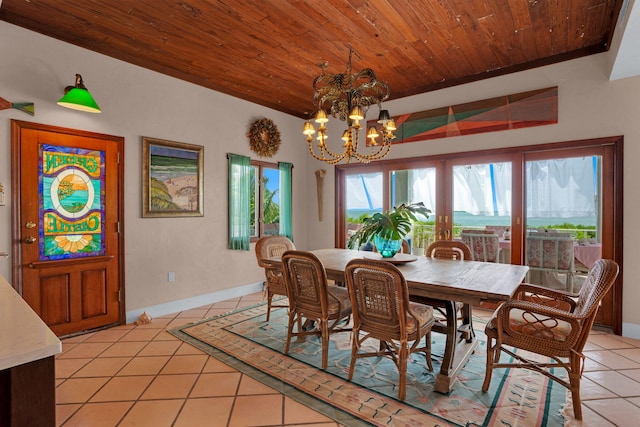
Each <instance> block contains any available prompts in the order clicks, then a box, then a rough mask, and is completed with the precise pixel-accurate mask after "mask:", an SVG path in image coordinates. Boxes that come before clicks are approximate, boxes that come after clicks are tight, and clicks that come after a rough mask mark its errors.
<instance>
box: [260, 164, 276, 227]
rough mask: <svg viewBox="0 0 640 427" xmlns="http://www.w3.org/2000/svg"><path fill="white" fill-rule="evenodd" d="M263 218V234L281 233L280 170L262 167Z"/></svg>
mask: <svg viewBox="0 0 640 427" xmlns="http://www.w3.org/2000/svg"><path fill="white" fill-rule="evenodd" d="M262 183H263V185H262V218H263V224H264V230H263V235H265V236H273V235H278V234H280V171H279V170H278V169H271V168H266V167H265V168H263V169H262Z"/></svg>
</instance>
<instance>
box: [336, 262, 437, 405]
mask: <svg viewBox="0 0 640 427" xmlns="http://www.w3.org/2000/svg"><path fill="white" fill-rule="evenodd" d="M345 278H346V281H347V288H348V289H349V296H350V298H351V306H352V307H353V337H352V340H351V363H350V365H349V380H351V379H352V378H353V373H354V369H355V363H356V359H358V358H362V357H380V356H384V355H386V356H391V359H392V360H393V361H394V363H395V364H396V366H397V368H398V373H399V379H398V383H399V390H398V398H399V399H400V400H404V399H405V397H406V389H407V385H406V382H407V381H406V378H407V360H408V359H409V355H410V354H411V353H414V352H417V351H423V352H424V353H425V357H426V363H427V366H428V367H429V370H433V365H432V363H431V327H432V326H433V323H434V318H433V308H431V307H430V306H427V305H424V304H419V303H415V302H410V301H409V289H408V287H407V282H406V280H405V278H404V276H403V275H402V273H400V270H398V268H397V267H396V266H394V265H393V264H391V263H389V262H386V261H377V260H369V259H354V260H352V261H350V262H349V263H348V264H347V266H346V268H345ZM425 336H426V338H425V345H424V346H423V347H419V344H420V342H421V340H422V339H423V337H425ZM369 338H372V339H377V340H380V347H379V351H377V352H369V353H360V347H361V345H362V343H363V342H364V341H366V340H367V339H369ZM410 342H412V344H411V346H409V343H410Z"/></svg>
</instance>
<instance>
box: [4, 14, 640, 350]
mask: <svg viewBox="0 0 640 427" xmlns="http://www.w3.org/2000/svg"><path fill="white" fill-rule="evenodd" d="M610 56H611V54H610V53H603V54H599V55H592V56H590V57H586V58H580V59H576V60H573V61H568V62H563V63H561V64H556V65H550V66H547V67H541V68H537V69H533V70H528V71H524V72H520V73H516V74H511V75H508V76H503V77H497V78H494V79H488V80H483V81H480V82H476V83H471V84H467V85H462V86H458V87H453V88H449V89H444V90H441V91H437V92H430V93H426V94H422V95H417V96H413V97H409V98H404V99H401V100H395V101H391V102H388V103H386V104H385V105H386V107H387V108H388V109H389V110H390V111H391V113H392V114H401V113H409V112H414V111H420V110H426V109H430V108H436V107H442V106H446V105H454V104H459V103H464V102H469V101H476V100H480V99H485V98H492V97H496V96H500V95H507V94H511V93H517V92H524V91H528V90H534V89H540V88H544V87H549V86H558V87H559V122H558V124H556V125H549V126H540V127H534V128H528V129H518V130H510V131H503V132H493V133H485V134H479V135H469V136H463V137H456V138H445V139H437V140H430V141H425V142H415V143H409V144H402V145H399V146H395V147H393V148H392V151H391V154H390V155H389V158H402V157H415V156H421V155H433V154H440V153H448V152H464V151H471V150H481V149H487V148H499V147H510V146H519V145H530V144H539V143H548V142H558V141H567V140H576V139H588V138H597V137H604V136H613V135H624V137H625V156H624V157H625V161H624V163H625V164H624V167H625V170H624V179H625V189H624V192H625V194H624V214H625V215H624V216H625V218H626V226H625V240H624V284H623V292H624V302H623V322H624V325H623V334H624V335H626V336H634V337H637V338H640V311H639V310H637V309H636V303H637V301H640V285H639V284H638V282H637V281H636V280H634V278H635V277H639V275H640V264H638V263H637V262H635V260H636V258H638V256H640V248H638V246H637V244H636V242H638V241H640V227H636V226H635V224H634V220H635V216H636V215H635V213H636V212H638V210H639V209H640V195H639V194H638V191H637V189H636V186H637V184H636V183H637V182H638V181H639V180H640V168H638V167H637V166H636V161H637V159H640V147H639V146H638V141H639V140H640V120H639V118H640V103H639V102H638V94H640V77H633V78H628V79H623V80H617V81H612V82H609V81H608V70H609V69H610V64H611V62H612V61H611V58H610ZM0 57H2V67H0V96H2V97H3V98H5V99H8V100H10V101H13V102H27V101H33V102H35V104H36V116H35V117H30V116H28V115H26V114H25V113H22V112H19V111H17V110H3V111H0V144H3V145H0V153H1V155H0V182H2V183H3V184H5V188H7V187H9V184H10V170H9V166H10V165H9V154H10V126H9V119H10V118H15V119H19V120H27V121H34V122H38V123H45V124H51V125H56V126H63V127H71V128H78V129H83V130H89V131H94V132H102V133H108V134H114V135H121V136H124V137H125V138H126V142H125V145H126V149H125V158H126V163H125V166H126V171H125V180H126V187H127V191H126V197H125V209H126V215H125V217H126V218H125V219H126V249H125V253H126V262H125V268H126V270H125V271H126V287H127V294H126V297H127V311H128V312H129V313H130V314H133V313H138V312H139V311H140V310H142V309H143V308H148V307H153V308H155V309H156V310H158V311H165V312H168V311H175V308H179V307H180V306H181V304H182V305H188V304H196V303H197V302H198V301H200V299H199V298H198V297H199V296H202V295H204V296H205V297H207V298H212V297H215V295H213V296H212V295H211V294H210V293H212V292H214V293H215V292H218V291H221V292H225V291H228V292H232V291H231V289H236V290H237V289H239V287H241V286H243V285H250V284H253V283H257V282H259V281H261V280H262V272H261V271H260V270H259V269H258V268H257V266H256V265H255V259H254V255H253V253H252V252H250V253H243V252H237V251H228V250H227V249H226V224H227V222H226V197H227V194H226V170H227V169H226V159H225V154H226V153H227V152H236V153H239V154H245V155H250V154H251V153H250V151H249V149H248V141H247V138H246V136H245V134H246V132H247V130H248V127H249V125H250V124H251V123H252V122H253V120H255V119H257V118H261V117H263V116H266V117H268V118H271V119H273V120H274V121H275V122H276V124H277V125H278V127H279V129H280V132H281V134H282V140H283V144H282V146H281V149H280V152H279V153H278V154H277V155H276V158H274V160H282V161H289V162H292V163H293V164H294V165H295V169H294V195H293V197H294V199H293V200H294V236H295V238H296V246H297V247H299V248H301V249H316V248H321V247H332V246H333V245H334V233H333V230H334V206H335V204H334V193H335V191H334V173H333V167H331V166H328V165H326V164H324V163H322V162H319V161H316V160H313V159H311V157H310V156H309V155H308V154H307V152H306V148H305V143H304V138H303V136H302V135H301V132H300V129H301V125H302V121H301V120H300V119H298V118H295V117H292V116H288V115H285V114H282V113H278V112H275V111H273V110H269V109H266V108H264V107H260V106H257V105H254V104H251V103H247V102H244V101H241V100H237V99H234V98H231V97H228V96H225V95H222V94H220V93H217V92H213V91H210V90H207V89H203V88H200V87H198V86H194V85H191V84H188V83H184V82H181V81H178V80H176V79H172V78H169V77H166V76H163V75H160V74H157V73H154V72H151V71H147V70H143V69H141V68H138V67H135V66H132V65H129V64H125V63H123V62H120V61H117V60H114V59H111V58H108V57H105V56H102V55H98V54H95V53H92V52H89V51H86V50H84V49H80V48H77V47H75V46H71V45H68V44H65V43H62V42H59V41H56V40H54V39H50V38H47V37H44V36H41V35H38V34H36V33H33V32H30V31H27V30H24V29H21V28H19V27H15V26H12V25H10V24H6V23H4V22H0ZM75 73H80V74H82V75H83V78H84V80H85V84H86V85H87V87H88V88H89V89H90V90H91V92H92V93H93V94H94V96H95V98H96V100H97V102H98V103H99V104H100V106H101V108H102V109H103V113H102V114H100V115H91V114H83V113H80V112H75V111H72V110H66V109H63V108H61V107H58V106H57V105H55V101H56V100H57V99H58V98H59V97H60V96H61V91H62V88H64V86H66V85H69V84H71V82H72V81H73V77H74V75H75ZM381 78H384V76H381ZM391 89H392V90H393V88H391ZM310 102H311V101H310ZM336 127H337V126H336ZM143 135H144V136H153V137H158V138H163V139H169V140H175V141H181V142H187V143H191V144H199V145H204V146H205V182H204V190H205V206H204V212H205V216H204V217H203V218H180V219H179V218H167V219H150V218H141V215H140V211H141V189H140V185H141V167H140V164H141V163H140V162H141V159H140V155H141V142H140V137H141V136H143ZM254 157H255V155H254ZM317 169H326V170H327V175H326V176H325V179H324V209H323V221H322V222H319V221H318V215H317V202H316V181H315V175H314V172H315V171H316V170H317ZM7 197H8V198H9V200H10V194H9V192H7ZM10 211H11V207H10V205H7V206H5V207H0V251H1V250H8V249H9V248H10V244H11V241H10V239H11V237H10V230H11V220H10ZM10 263H11V260H10V259H4V258H0V274H2V275H4V276H5V277H7V278H10V265H11V264H10ZM168 271H175V272H176V282H175V283H173V284H168V283H167V277H166V276H167V272H168Z"/></svg>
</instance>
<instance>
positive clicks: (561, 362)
mask: <svg viewBox="0 0 640 427" xmlns="http://www.w3.org/2000/svg"><path fill="white" fill-rule="evenodd" d="M617 276H618V264H616V262H615V261H612V260H608V259H601V260H598V261H596V263H595V264H594V265H593V267H591V269H590V270H589V275H588V276H587V279H586V280H585V282H584V284H583V285H582V288H581V289H580V293H579V294H578V298H577V299H574V298H572V297H571V295H570V294H568V293H566V292H562V291H556V290H552V289H549V288H545V287H541V286H536V285H531V284H527V283H523V284H521V285H520V286H519V287H518V288H517V289H516V292H515V293H514V296H513V298H512V299H511V300H509V301H507V302H504V303H503V304H502V305H501V306H500V307H498V309H497V310H496V312H495V313H494V315H493V318H492V319H491V320H490V321H489V322H488V323H487V326H486V327H485V333H486V335H487V369H486V373H485V377H484V383H483V385H482V390H483V391H487V390H488V389H489V384H490V383H491V374H492V372H493V370H494V369H495V368H525V369H530V370H533V371H536V372H540V373H541V374H543V375H545V376H547V377H549V378H551V379H552V380H554V381H556V382H558V383H559V384H562V385H563V386H565V387H566V388H567V389H569V391H571V395H572V401H573V413H574V416H575V418H576V420H581V419H582V406H581V403H580V379H581V377H582V370H583V369H584V358H585V356H584V354H583V353H582V351H583V349H584V346H585V344H586V342H587V339H588V338H589V332H590V331H591V326H592V325H593V322H594V320H595V317H596V313H597V311H598V307H599V305H600V301H602V298H604V296H605V295H606V293H607V292H608V291H609V289H611V287H612V286H613V283H614V282H615V280H616V277H617ZM514 347H515V348H517V349H519V350H518V351H514ZM520 350H524V352H521V351H520ZM502 352H504V353H506V354H507V355H509V356H511V357H512V358H513V359H515V361H513V362H511V361H509V360H505V361H503V362H500V354H501V353H502ZM531 353H534V354H537V355H541V356H546V357H545V358H544V360H541V359H540V358H535V357H532V356H530V355H531ZM547 358H549V359H547ZM554 369H564V370H566V372H567V374H568V377H569V379H568V380H567V379H565V378H563V377H560V376H559V375H558V374H557V373H556V372H554Z"/></svg>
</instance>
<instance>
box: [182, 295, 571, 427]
mask: <svg viewBox="0 0 640 427" xmlns="http://www.w3.org/2000/svg"><path fill="white" fill-rule="evenodd" d="M265 319H266V304H258V305H256V306H252V307H248V308H244V309H239V310H236V311H233V312H230V313H227V314H224V315H220V316H216V317H213V318H210V319H206V320H203V321H200V322H197V323H193V324H189V325H185V326H182V327H179V328H174V329H171V330H169V332H170V333H172V334H173V335H175V336H176V337H178V338H179V339H181V340H183V341H185V342H187V343H189V344H191V345H193V346H195V347H197V348H199V349H201V350H203V351H204V352H206V353H208V354H210V355H212V356H214V357H216V358H217V359H219V360H221V361H223V362H225V363H227V364H229V365H231V366H232V367H234V368H236V369H238V370H239V371H240V372H243V373H245V374H247V375H249V376H251V377H252V378H255V379H256V380H258V381H261V382H263V383H265V384H267V385H269V386H271V387H273V388H274V389H276V390H277V391H279V392H281V393H283V394H285V395H287V396H289V397H291V398H293V399H295V400H296V401H298V402H301V403H302V404H304V405H307V406H309V407H312V408H313V409H315V410H317V411H319V412H321V413H323V414H324V415H326V416H328V417H329V418H332V419H334V420H336V421H337V422H339V423H341V424H343V425H345V426H416V427H418V426H466V427H472V426H493V425H503V426H527V427H528V426H562V425H564V418H563V417H562V415H561V409H562V407H563V406H564V404H565V399H566V390H565V389H564V388H563V387H562V386H560V385H558V384H556V383H554V382H552V381H550V380H548V379H547V378H546V377H544V376H543V375H540V374H538V373H535V372H530V371H528V370H525V369H513V370H508V369H497V370H495V371H494V374H493V379H492V381H491V388H490V389H489V391H488V392H486V393H483V392H482V390H481V386H482V382H483V379H484V372H485V362H486V359H485V357H486V355H485V348H486V343H485V341H484V335H483V333H482V332H481V331H476V333H477V335H478V339H479V340H480V345H479V346H478V349H477V350H476V352H475V353H474V354H473V355H472V357H471V358H470V359H469V361H468V362H467V364H466V365H465V367H464V369H463V370H462V372H461V374H460V375H459V377H458V381H457V382H456V383H455V385H454V387H453V390H452V391H451V392H449V393H448V394H446V395H444V394H441V393H438V392H435V391H434V390H433V386H434V384H435V372H438V370H439V369H440V360H441V355H442V354H443V346H444V339H445V337H444V335H442V334H438V333H433V334H432V338H431V339H432V342H433V344H432V346H433V348H432V353H433V355H432V359H433V365H434V372H431V371H429V370H428V368H427V366H426V363H425V359H424V355H423V354H414V355H412V356H411V361H410V362H409V363H408V365H409V366H408V372H407V398H406V399H405V400H404V401H400V400H398V399H397V393H398V390H397V386H396V384H397V380H398V372H397V369H396V367H395V365H394V364H393V362H392V361H391V360H390V359H387V358H384V357H381V358H365V359H360V360H359V361H358V363H357V364H356V372H355V375H354V379H353V380H352V381H347V379H346V378H347V373H348V370H349V362H350V357H351V346H350V333H349V332H343V333H339V334H334V335H332V337H331V342H330V349H329V366H328V368H327V369H326V370H322V369H320V359H321V343H320V339H319V338H317V337H306V339H304V340H302V339H300V340H294V341H292V343H291V349H290V352H289V355H285V354H283V351H284V345H285V339H286V329H287V327H286V325H287V310H286V309H284V308H281V309H272V310H271V317H270V321H269V322H266V320H265ZM476 327H479V326H478V325H476ZM368 342H372V340H369V341H368ZM371 345H373V346H374V347H375V346H376V344H375V343H372V344H371Z"/></svg>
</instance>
